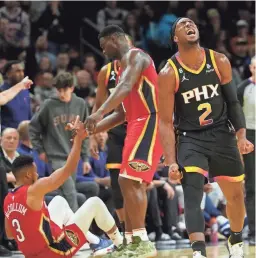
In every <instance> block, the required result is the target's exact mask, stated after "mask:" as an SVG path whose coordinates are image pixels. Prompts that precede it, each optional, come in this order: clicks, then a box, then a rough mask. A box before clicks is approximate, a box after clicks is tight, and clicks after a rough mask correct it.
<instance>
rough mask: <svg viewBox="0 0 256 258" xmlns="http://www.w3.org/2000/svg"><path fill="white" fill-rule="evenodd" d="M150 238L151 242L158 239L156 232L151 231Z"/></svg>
mask: <svg viewBox="0 0 256 258" xmlns="http://www.w3.org/2000/svg"><path fill="white" fill-rule="evenodd" d="M148 239H149V241H151V242H154V241H155V239H156V232H151V233H150V234H148Z"/></svg>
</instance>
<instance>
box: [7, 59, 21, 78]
mask: <svg viewBox="0 0 256 258" xmlns="http://www.w3.org/2000/svg"><path fill="white" fill-rule="evenodd" d="M21 63H22V62H21V61H19V60H12V61H8V62H7V63H6V64H5V65H4V67H3V75H4V76H5V75H6V74H7V73H8V72H9V71H10V70H11V69H12V66H13V65H15V64H21Z"/></svg>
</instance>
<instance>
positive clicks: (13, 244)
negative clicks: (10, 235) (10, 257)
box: [3, 239, 19, 252]
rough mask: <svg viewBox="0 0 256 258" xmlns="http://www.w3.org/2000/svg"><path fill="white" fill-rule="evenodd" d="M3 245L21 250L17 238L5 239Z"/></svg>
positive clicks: (10, 248) (9, 248)
mask: <svg viewBox="0 0 256 258" xmlns="http://www.w3.org/2000/svg"><path fill="white" fill-rule="evenodd" d="M3 246H4V247H5V248H7V249H8V250H10V251H12V252H19V249H18V245H17V243H16V241H15V240H9V239H8V240H4V241H3Z"/></svg>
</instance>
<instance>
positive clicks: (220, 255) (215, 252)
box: [0, 244, 256, 258]
mask: <svg viewBox="0 0 256 258" xmlns="http://www.w3.org/2000/svg"><path fill="white" fill-rule="evenodd" d="M162 247H163V248H164V249H165V250H159V251H158V256H157V257H161V258H162V257H168V258H192V254H191V249H190V248H185V249H172V250H168V246H162ZM207 254H208V256H207V257H208V258H228V257H229V256H228V252H227V249H226V247H225V246H224V245H223V244H220V245H219V246H211V247H208V248H207ZM255 254H256V252H255V247H249V246H248V245H245V258H255ZM0 257H1V256H0ZM12 257H13V258H24V256H22V255H14V256H12ZM75 257H77V258H89V257H90V253H89V252H88V251H85V252H79V254H78V255H76V256H75ZM49 258H50V257H49Z"/></svg>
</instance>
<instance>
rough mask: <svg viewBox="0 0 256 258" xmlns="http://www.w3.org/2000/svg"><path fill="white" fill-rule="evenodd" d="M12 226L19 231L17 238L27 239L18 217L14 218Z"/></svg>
mask: <svg viewBox="0 0 256 258" xmlns="http://www.w3.org/2000/svg"><path fill="white" fill-rule="evenodd" d="M12 226H13V227H14V228H15V230H16V232H17V239H18V241H19V242H24V241H25V236H24V234H23V232H22V230H21V228H20V223H19V221H18V220H17V219H13V220H12Z"/></svg>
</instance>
